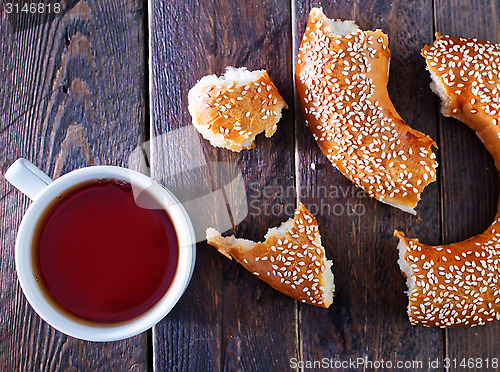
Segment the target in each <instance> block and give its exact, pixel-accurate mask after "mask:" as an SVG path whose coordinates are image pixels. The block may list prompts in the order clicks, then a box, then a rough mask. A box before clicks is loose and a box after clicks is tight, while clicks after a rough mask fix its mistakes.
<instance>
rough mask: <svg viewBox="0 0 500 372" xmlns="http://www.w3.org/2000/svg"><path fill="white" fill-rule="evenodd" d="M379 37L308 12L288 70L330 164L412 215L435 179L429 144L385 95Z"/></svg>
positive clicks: (386, 56) (382, 38)
mask: <svg viewBox="0 0 500 372" xmlns="http://www.w3.org/2000/svg"><path fill="white" fill-rule="evenodd" d="M389 60H390V53H389V49H388V39H387V35H385V34H384V33H383V32H382V31H380V30H376V31H363V30H360V29H359V27H358V26H357V25H356V24H355V23H354V22H353V21H334V20H331V19H328V18H327V17H326V16H325V15H324V14H323V11H322V10H321V9H319V8H314V9H312V10H311V13H310V15H309V22H308V24H307V28H306V31H305V34H304V37H303V40H302V44H301V46H300V49H299V54H298V57H297V64H296V69H295V85H296V88H297V94H298V97H299V101H300V103H301V105H302V108H303V111H304V117H305V120H306V124H307V125H308V127H309V129H310V130H311V132H312V134H313V137H314V139H315V140H316V142H317V143H318V145H319V146H320V148H321V149H322V150H323V152H324V154H325V155H326V157H327V158H328V160H330V161H331V163H332V164H333V165H334V166H335V167H336V168H337V169H338V170H339V171H340V172H342V174H344V175H345V176H346V177H347V178H349V179H350V180H351V181H352V182H354V183H355V184H356V185H357V186H358V187H361V188H363V189H364V190H365V191H366V192H367V193H368V194H369V195H370V196H372V197H374V198H376V199H377V200H379V201H381V202H383V203H386V204H389V205H392V206H394V207H396V208H399V209H402V210H404V211H406V212H409V213H412V214H416V212H415V210H414V208H415V206H416V205H417V203H418V201H419V200H420V198H421V193H422V191H423V189H424V188H425V187H426V186H427V185H428V184H429V183H431V182H433V181H434V180H435V179H436V171H435V169H436V168H437V162H436V160H435V155H434V153H433V152H432V149H431V148H432V146H435V145H436V144H435V143H434V141H433V140H432V139H431V138H430V137H429V136H426V135H424V134H422V133H421V132H419V131H416V130H414V129H412V128H410V127H409V126H408V125H406V123H405V122H404V121H403V119H401V117H400V116H399V114H398V113H397V112H396V109H395V108H394V106H393V104H392V102H391V100H390V98H389V94H388V92H387V82H388V73H389Z"/></svg>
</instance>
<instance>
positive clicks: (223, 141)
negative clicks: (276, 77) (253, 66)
mask: <svg viewBox="0 0 500 372" xmlns="http://www.w3.org/2000/svg"><path fill="white" fill-rule="evenodd" d="M188 101H189V106H188V109H189V113H190V114H191V117H192V119H193V125H194V126H195V128H196V129H197V130H198V132H200V133H201V135H202V136H203V138H205V139H207V140H208V141H210V144H211V145H212V146H215V147H222V148H226V149H228V150H231V151H235V152H240V151H241V150H244V149H251V148H253V147H255V137H256V136H257V135H258V134H259V133H261V132H265V134H266V137H271V136H272V135H273V134H274V132H276V130H277V129H278V126H277V124H278V122H279V121H280V119H281V110H282V109H283V108H287V105H286V103H285V101H284V100H283V98H282V97H281V95H280V94H279V92H278V89H277V88H276V86H275V85H274V83H273V82H272V80H271V78H270V77H269V75H268V73H267V71H266V70H257V71H249V70H247V69H246V68H245V67H240V68H234V67H231V66H228V67H226V71H225V73H224V75H222V76H221V77H217V76H216V75H207V76H204V77H203V78H201V79H200V81H198V82H197V83H196V85H195V86H194V87H193V88H191V90H190V91H189V93H188Z"/></svg>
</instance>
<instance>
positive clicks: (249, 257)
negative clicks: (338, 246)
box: [207, 203, 335, 308]
mask: <svg viewBox="0 0 500 372" xmlns="http://www.w3.org/2000/svg"><path fill="white" fill-rule="evenodd" d="M265 238H266V240H265V241H264V242H258V243H255V242H253V241H251V240H246V239H237V238H235V237H234V236H229V237H222V236H221V234H220V233H219V232H218V231H216V230H215V229H213V228H208V229H207V242H208V244H210V245H212V246H214V247H215V248H217V249H218V250H219V252H220V253H222V254H223V255H224V256H226V257H228V258H229V259H231V258H234V259H235V260H236V261H238V262H239V263H240V264H242V265H243V266H244V267H245V268H246V269H247V270H249V271H250V272H252V273H253V274H254V275H256V276H258V277H259V278H260V279H262V280H263V281H265V282H266V283H267V284H269V285H270V286H271V287H273V288H275V289H277V290H278V291H280V292H282V293H284V294H286V295H287V296H290V297H293V298H295V299H296V300H298V301H302V302H305V303H308V304H311V305H315V306H319V307H325V308H327V307H329V306H330V305H331V304H332V302H333V292H334V289H335V286H334V282H333V273H332V271H331V267H332V261H329V260H327V258H326V255H325V249H324V248H323V246H322V245H321V236H320V234H319V230H318V223H317V222H316V219H315V218H314V217H313V216H312V215H311V213H309V211H308V210H307V209H306V208H305V207H304V205H303V204H302V203H301V204H300V206H299V208H297V210H296V211H295V216H294V218H290V219H289V220H288V221H286V222H284V223H282V224H281V226H280V227H279V228H276V227H274V228H271V229H269V231H268V232H267V234H266V236H265Z"/></svg>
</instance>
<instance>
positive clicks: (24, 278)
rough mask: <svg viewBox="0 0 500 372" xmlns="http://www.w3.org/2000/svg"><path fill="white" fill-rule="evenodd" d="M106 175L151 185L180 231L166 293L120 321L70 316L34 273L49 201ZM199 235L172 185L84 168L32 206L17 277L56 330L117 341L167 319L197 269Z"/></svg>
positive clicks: (18, 251)
mask: <svg viewBox="0 0 500 372" xmlns="http://www.w3.org/2000/svg"><path fill="white" fill-rule="evenodd" d="M103 178H111V179H119V180H124V181H128V182H131V183H132V184H133V185H136V186H138V187H140V188H141V189H146V188H147V189H148V191H150V192H151V193H152V195H153V197H155V199H157V201H158V202H159V203H160V204H161V205H162V207H163V208H164V209H165V210H166V211H167V213H168V214H169V217H170V219H171V220H172V223H173V225H174V228H175V231H176V233H177V239H178V248H179V257H178V261H177V268H176V272H175V275H174V278H173V280H172V282H171V283H170V286H169V288H168V289H167V291H166V292H165V294H164V295H163V296H162V297H161V298H160V300H158V302H157V303H156V304H154V305H153V306H152V307H151V308H150V309H149V310H147V311H146V312H145V313H142V314H141V315H138V316H137V317H135V318H132V319H130V320H127V321H124V322H118V323H100V322H91V321H86V320H82V321H81V322H80V321H77V320H76V319H77V318H78V317H74V318H73V317H69V316H68V315H66V314H64V313H63V312H61V311H59V309H57V308H56V307H54V306H53V305H52V304H51V302H50V301H49V300H48V299H47V296H46V295H45V294H43V292H42V291H41V289H40V286H39V285H38V284H37V283H36V278H35V276H34V273H33V264H32V262H33V260H32V246H33V244H32V241H33V238H34V235H35V234H34V233H35V231H34V227H35V224H36V223H38V221H39V218H40V216H41V215H42V213H43V212H44V211H45V210H46V208H47V206H48V205H50V203H51V202H53V201H54V199H55V198H56V196H57V195H59V194H60V193H63V192H64V191H66V190H67V189H68V188H71V187H73V186H75V185H78V184H80V183H84V182H86V181H90V180H98V179H103ZM195 249H196V239H195V235H194V229H193V226H192V222H191V220H190V218H189V215H188V214H187V212H186V210H185V209H184V207H183V206H182V204H181V203H180V202H179V200H178V199H177V198H176V197H175V196H174V195H173V194H172V192H170V191H169V190H168V189H165V188H163V187H162V186H160V185H158V184H157V183H156V182H154V181H153V180H152V179H151V178H149V177H147V176H145V175H144V174H142V173H139V172H137V171H134V170H131V169H128V168H122V167H117V166H110V165H99V166H90V167H85V168H80V169H77V170H74V171H71V172H69V173H66V174H64V175H63V176H61V177H59V178H57V179H56V180H54V181H53V182H52V183H50V184H49V185H48V186H47V187H46V188H45V189H44V190H43V191H42V192H41V193H40V194H39V195H38V196H37V198H36V200H34V201H33V202H32V203H31V205H30V206H29V207H28V209H27V211H26V213H25V214H24V217H23V219H22V221H21V224H20V226H19V230H18V234H17V238H16V245H15V263H16V271H17V275H18V280H19V283H20V285H21V288H22V290H23V292H24V295H25V297H26V299H27V300H28V302H29V303H30V305H31V307H33V309H34V310H35V312H36V313H37V314H38V315H39V316H40V317H41V318H42V319H43V320H45V321H46V322H47V323H48V324H49V325H51V326H52V327H54V328H55V329H57V330H59V331H61V332H63V333H65V334H67V335H69V336H72V337H75V338H79V339H82V340H88V341H116V340H121V339H125V338H128V337H132V336H135V335H137V334H139V333H142V332H144V331H146V330H147V329H149V328H151V327H152V326H154V325H155V324H156V323H158V322H159V321H160V320H161V319H163V318H164V317H165V316H166V315H167V314H168V313H169V312H170V310H171V309H172V308H173V307H174V305H175V304H176V303H177V302H178V300H179V299H180V297H181V296H182V294H183V293H184V291H185V289H186V288H187V286H188V284H189V281H190V279H191V275H192V273H193V270H194V265H195V258H196V251H195Z"/></svg>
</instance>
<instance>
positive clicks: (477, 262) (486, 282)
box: [394, 218, 500, 327]
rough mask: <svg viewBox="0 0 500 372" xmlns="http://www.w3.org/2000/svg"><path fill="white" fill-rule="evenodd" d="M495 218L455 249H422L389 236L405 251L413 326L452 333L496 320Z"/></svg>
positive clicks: (499, 273) (499, 235) (498, 233)
mask: <svg viewBox="0 0 500 372" xmlns="http://www.w3.org/2000/svg"><path fill="white" fill-rule="evenodd" d="M499 222H500V218H496V219H495V221H494V222H493V224H492V225H491V226H490V227H489V228H488V230H486V231H485V232H484V233H482V234H479V235H476V236H475V237H473V238H470V239H467V240H465V241H463V242H460V243H454V244H449V245H442V246H435V247H433V246H428V245H425V244H421V243H420V242H419V241H418V239H408V238H407V237H405V236H404V234H403V233H401V232H398V231H396V232H395V233H394V235H395V236H397V237H398V238H399V239H401V240H402V241H403V242H404V244H405V245H406V252H405V254H404V259H405V260H406V262H408V264H409V265H410V267H411V268H412V270H413V274H412V275H413V277H414V278H415V286H414V287H413V289H412V290H411V292H410V293H409V294H408V297H409V300H410V304H409V307H408V317H409V319H410V322H411V323H412V324H414V325H416V324H420V325H424V326H433V327H453V326H460V325H482V324H485V323H488V322H492V321H495V320H500V264H499V258H500V257H499V249H500V247H499V244H498V241H499V240H500V223H499Z"/></svg>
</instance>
